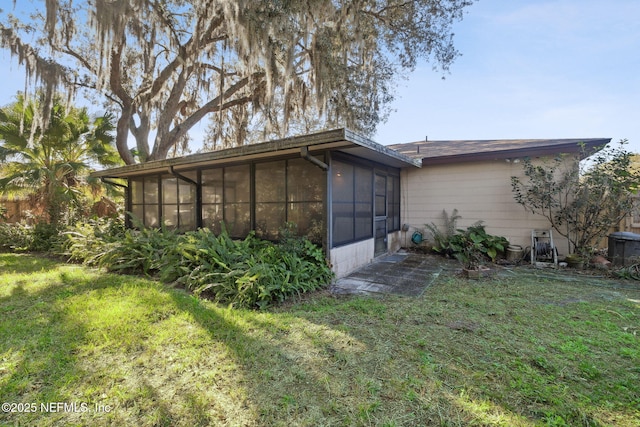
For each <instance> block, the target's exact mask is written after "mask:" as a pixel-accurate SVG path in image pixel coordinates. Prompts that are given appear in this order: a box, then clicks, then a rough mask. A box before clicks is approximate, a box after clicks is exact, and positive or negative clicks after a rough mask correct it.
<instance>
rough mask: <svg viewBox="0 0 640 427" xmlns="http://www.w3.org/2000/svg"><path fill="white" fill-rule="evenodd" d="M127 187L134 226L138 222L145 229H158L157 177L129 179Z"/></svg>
mask: <svg viewBox="0 0 640 427" xmlns="http://www.w3.org/2000/svg"><path fill="white" fill-rule="evenodd" d="M129 187H130V188H129V191H130V193H129V194H130V197H131V214H132V217H133V218H132V219H133V221H134V225H136V222H137V221H139V222H141V223H142V225H144V226H145V227H159V226H160V214H159V204H158V177H157V176H148V177H144V178H131V179H130V180H129Z"/></svg>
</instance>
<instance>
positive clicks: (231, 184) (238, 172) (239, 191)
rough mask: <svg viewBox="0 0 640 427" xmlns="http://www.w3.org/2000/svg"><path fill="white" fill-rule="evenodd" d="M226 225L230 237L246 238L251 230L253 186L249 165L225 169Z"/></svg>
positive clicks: (224, 198)
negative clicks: (251, 184)
mask: <svg viewBox="0 0 640 427" xmlns="http://www.w3.org/2000/svg"><path fill="white" fill-rule="evenodd" d="M223 179H224V184H223V191H224V193H223V195H224V197H223V200H224V223H225V225H226V227H227V231H228V232H229V235H230V236H232V237H244V236H246V235H247V234H249V231H250V230H251V203H250V202H251V186H250V182H251V180H250V169H249V165H240V166H231V167H226V168H224V174H223Z"/></svg>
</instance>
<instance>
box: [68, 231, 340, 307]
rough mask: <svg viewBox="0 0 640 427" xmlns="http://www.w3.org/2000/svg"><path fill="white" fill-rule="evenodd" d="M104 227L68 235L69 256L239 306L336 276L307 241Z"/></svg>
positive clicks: (257, 303)
mask: <svg viewBox="0 0 640 427" xmlns="http://www.w3.org/2000/svg"><path fill="white" fill-rule="evenodd" d="M100 230H101V229H100V227H95V226H88V225H84V226H79V227H77V228H76V230H73V231H72V232H69V233H67V239H68V242H67V245H66V247H67V253H68V255H69V256H70V257H71V258H73V259H76V260H81V261H84V262H85V263H87V264H91V265H95V266H99V267H104V268H106V269H108V270H110V271H120V272H127V273H143V274H147V275H157V276H158V277H160V279H161V280H163V281H164V282H167V283H176V284H180V285H183V286H185V287H186V288H188V289H191V290H193V291H194V292H195V293H196V294H205V295H207V296H210V297H212V299H214V300H216V301H218V302H221V303H225V304H231V305H233V306H236V307H250V308H263V307H266V306H267V305H269V304H271V303H273V302H276V301H283V300H284V299H286V298H287V297H290V296H292V295H296V294H301V293H303V292H307V291H310V290H314V289H318V288H320V287H322V286H324V285H327V284H328V283H329V282H330V281H331V279H332V277H333V272H332V271H331V269H330V268H329V266H328V265H327V263H326V261H325V257H324V253H323V251H322V249H320V248H318V247H317V246H315V245H314V244H313V243H311V242H310V241H308V240H306V239H299V238H292V237H286V238H285V239H283V241H282V242H281V243H279V244H274V243H271V242H268V241H264V240H260V239H258V238H257V237H255V236H254V235H253V234H250V235H249V236H248V237H247V238H245V239H244V240H233V239H232V238H231V237H229V234H228V233H227V232H226V231H225V230H223V231H222V232H221V233H220V234H219V235H215V234H213V233H212V232H211V231H209V230H208V229H206V228H205V229H200V230H198V231H191V232H187V233H185V234H178V233H176V232H174V231H171V230H167V229H151V228H142V229H140V230H126V231H124V232H123V233H122V235H121V236H119V237H116V238H114V237H113V236H110V235H108V234H106V235H104V234H103V235H98V234H97V232H98V233H100ZM294 240H295V241H294Z"/></svg>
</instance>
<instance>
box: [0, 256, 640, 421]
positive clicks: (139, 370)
mask: <svg viewBox="0 0 640 427" xmlns="http://www.w3.org/2000/svg"><path fill="white" fill-rule="evenodd" d="M594 282H596V283H595V284H599V285H601V286H594V285H587V284H584V283H580V281H577V282H568V281H564V280H557V279H556V278H554V276H553V275H550V274H540V275H538V274H537V273H535V272H533V271H532V270H529V269H523V270H522V271H521V272H516V273H514V274H513V275H512V276H509V277H500V278H495V279H493V280H484V281H478V282H469V281H465V280H463V279H460V278H457V277H454V276H450V275H441V276H440V278H439V279H438V280H437V282H436V283H435V284H434V285H433V286H432V287H431V288H429V289H428V290H427V291H426V292H425V294H424V295H423V296H422V297H420V298H404V297H384V298H375V297H340V298H336V297H332V296H331V295H329V294H328V293H326V292H318V293H315V294H313V295H310V296H307V297H304V298H303V299H302V300H300V301H297V302H294V303H287V304H286V305H283V306H280V307H275V308H271V309H269V310H266V311H249V310H236V309H229V308H227V307H222V306H218V305H215V304H213V303H210V302H208V301H205V300H200V299H197V298H195V297H193V296H191V295H189V294H188V293H187V292H185V291H183V290H181V289H174V288H170V287H167V286H166V285H162V284H160V283H158V282H155V281H153V280H149V279H145V278H138V277H131V276H123V275H112V274H105V273H104V272H101V271H98V270H92V269H87V268H84V267H81V266H77V265H68V264H63V263H59V262H55V261H52V260H48V259H42V258H37V257H34V256H30V255H14V254H0V402H3V403H9V405H8V406H7V405H3V411H2V412H0V425H37V426H53V425H88V426H94V425H117V426H182V425H185V426H208V425H215V426H217V425H220V426H226V425H228V426H323V425H325V426H341V425H344V426H422V425H441V426H458V425H460V426H463V425H464V426H466V425H503V426H537V425H552V426H562V425H571V426H580V425H585V426H587V425H590V426H596V425H615V426H638V425H640V336H638V335H639V334H640V332H639V331H640V291H637V290H631V289H626V288H619V287H614V285H615V284H614V282H609V281H607V280H605V279H602V280H596V281H594ZM7 409H8V410H9V411H11V410H13V411H15V412H6V410H7ZM18 411H20V412H18ZM26 411H29V412H26Z"/></svg>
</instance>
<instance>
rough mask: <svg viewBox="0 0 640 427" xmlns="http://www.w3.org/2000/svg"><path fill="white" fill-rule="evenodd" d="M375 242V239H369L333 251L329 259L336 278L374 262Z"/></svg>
mask: <svg viewBox="0 0 640 427" xmlns="http://www.w3.org/2000/svg"><path fill="white" fill-rule="evenodd" d="M374 242H375V241H374V239H367V240H363V241H360V242H356V243H352V244H350V245H345V246H340V247H337V248H333V249H331V251H330V254H329V259H330V260H331V266H332V268H333V272H334V273H335V274H336V278H337V279H339V278H341V277H344V276H346V275H348V274H349V273H351V272H353V271H354V270H356V269H357V268H359V267H362V266H364V265H367V264H369V263H370V262H371V261H372V260H373V251H374V246H375V243H374Z"/></svg>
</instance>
